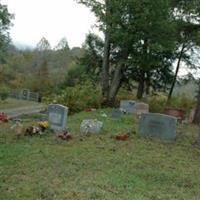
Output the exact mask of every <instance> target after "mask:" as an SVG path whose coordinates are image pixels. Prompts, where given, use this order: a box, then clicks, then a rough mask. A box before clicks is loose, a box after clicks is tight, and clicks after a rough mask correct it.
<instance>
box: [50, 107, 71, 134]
mask: <svg viewBox="0 0 200 200" xmlns="http://www.w3.org/2000/svg"><path fill="white" fill-rule="evenodd" d="M67 114H68V108H67V107H65V106H63V105H60V104H50V105H49V106H48V121H49V124H50V127H51V128H52V129H53V130H54V131H63V130H65V129H66V122H67Z"/></svg>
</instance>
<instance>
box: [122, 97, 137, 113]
mask: <svg viewBox="0 0 200 200" xmlns="http://www.w3.org/2000/svg"><path fill="white" fill-rule="evenodd" d="M120 109H122V110H125V111H126V112H127V113H135V101H132V100H121V101H120Z"/></svg>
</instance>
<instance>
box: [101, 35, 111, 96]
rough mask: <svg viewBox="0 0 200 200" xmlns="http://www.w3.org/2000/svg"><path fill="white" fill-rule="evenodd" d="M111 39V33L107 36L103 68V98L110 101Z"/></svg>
mask: <svg viewBox="0 0 200 200" xmlns="http://www.w3.org/2000/svg"><path fill="white" fill-rule="evenodd" d="M109 61H110V37H109V33H108V32H106V34H105V44H104V57H103V67H102V94H103V97H105V98H106V99H108V95H109V65H110V62H109Z"/></svg>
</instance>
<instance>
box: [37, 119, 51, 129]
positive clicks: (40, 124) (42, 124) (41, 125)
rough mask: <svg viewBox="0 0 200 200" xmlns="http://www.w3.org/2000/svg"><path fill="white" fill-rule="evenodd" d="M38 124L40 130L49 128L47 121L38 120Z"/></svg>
mask: <svg viewBox="0 0 200 200" xmlns="http://www.w3.org/2000/svg"><path fill="white" fill-rule="evenodd" d="M38 126H39V127H40V128H41V129H42V131H45V130H46V129H47V128H49V122H48V121H40V122H38Z"/></svg>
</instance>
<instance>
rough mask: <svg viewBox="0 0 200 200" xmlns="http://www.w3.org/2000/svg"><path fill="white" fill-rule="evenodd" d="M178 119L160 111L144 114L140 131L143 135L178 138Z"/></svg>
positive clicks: (163, 138) (172, 139)
mask: <svg viewBox="0 0 200 200" xmlns="http://www.w3.org/2000/svg"><path fill="white" fill-rule="evenodd" d="M176 123H177V119H176V118H175V117H172V116H168V115H163V114H159V113H146V114H142V116H141V119H140V122H139V133H140V135H141V136H143V137H150V138H159V139H161V140H170V141H174V140H175V139H176Z"/></svg>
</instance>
